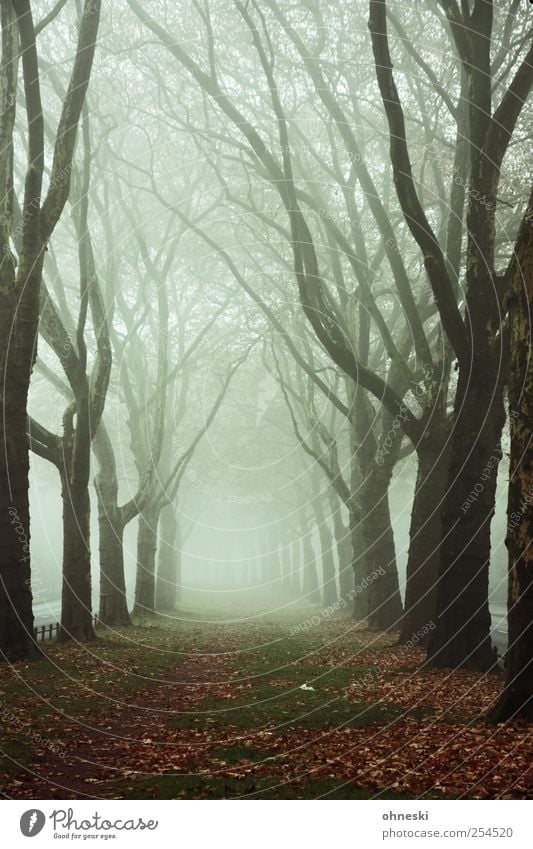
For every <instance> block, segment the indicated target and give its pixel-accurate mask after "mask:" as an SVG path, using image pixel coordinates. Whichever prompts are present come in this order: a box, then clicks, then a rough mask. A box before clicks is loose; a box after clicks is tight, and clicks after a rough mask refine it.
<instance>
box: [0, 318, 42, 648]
mask: <svg viewBox="0 0 533 849" xmlns="http://www.w3.org/2000/svg"><path fill="white" fill-rule="evenodd" d="M2 325H3V322H2V323H1V324H0V328H1V326H2ZM3 339H4V340H5V343H6V344H7V339H8V336H7V335H6V336H5V337H3ZM10 371H12V369H11V367H10V366H9V365H8V363H7V359H6V356H5V349H4V350H2V352H1V353H0V379H1V384H2V390H3V391H2V395H1V410H0V412H1V415H0V428H1V431H2V432H1V434H0V439H1V451H0V657H3V658H4V659H6V660H10V661H11V660H19V659H21V658H25V657H31V656H32V655H34V654H37V653H38V652H37V646H36V644H35V642H34V639H33V613H32V592H31V571H30V549H29V545H30V528H29V499H28V487H29V484H28V470H29V457H28V442H27V438H26V395H25V394H24V393H23V391H22V386H20V384H19V380H18V378H17V376H16V375H15V374H10Z"/></svg>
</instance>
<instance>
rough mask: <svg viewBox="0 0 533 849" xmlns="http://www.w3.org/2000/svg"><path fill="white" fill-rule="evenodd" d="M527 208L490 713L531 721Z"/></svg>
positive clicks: (532, 522)
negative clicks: (504, 562)
mask: <svg viewBox="0 0 533 849" xmlns="http://www.w3.org/2000/svg"><path fill="white" fill-rule="evenodd" d="M528 212H529V216H528V215H526V218H525V220H524V222H523V224H522V228H521V230H520V233H519V237H518V243H517V251H516V256H517V262H516V268H515V271H514V274H513V279H512V284H511V297H510V301H509V319H510V328H511V345H510V348H511V368H510V378H509V412H510V416H511V459H510V466H509V468H510V481H509V499H508V506H507V518H508V526H507V540H506V542H507V547H508V549H509V585H508V596H507V599H508V600H507V609H508V623H509V624H508V627H509V648H508V650H507V655H506V682H505V689H504V691H503V693H502V696H501V698H500V701H499V703H498V704H497V706H496V708H495V710H494V712H493V714H492V719H493V720H494V721H496V722H503V721H505V720H507V719H511V718H513V717H522V718H523V719H527V720H528V721H529V722H533V545H532V540H533V449H532V445H531V422H532V421H533V363H532V360H531V335H532V329H531V314H532V312H533V220H532V218H531V216H532V214H533V196H532V198H531V199H530V203H529V210H528Z"/></svg>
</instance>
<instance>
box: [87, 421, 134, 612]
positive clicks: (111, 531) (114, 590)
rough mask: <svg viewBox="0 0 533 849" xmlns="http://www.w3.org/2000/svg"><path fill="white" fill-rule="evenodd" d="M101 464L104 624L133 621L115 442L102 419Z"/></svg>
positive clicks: (96, 448)
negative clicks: (129, 597) (127, 581)
mask: <svg viewBox="0 0 533 849" xmlns="http://www.w3.org/2000/svg"><path fill="white" fill-rule="evenodd" d="M93 449H94V453H95V454H96V457H97V459H98V464H99V467H100V468H99V472H98V474H97V475H96V477H95V480H94V486H95V489H96V495H97V498H98V530H99V547H100V613H99V617H98V618H99V619H100V621H101V622H102V623H103V624H104V625H109V626H112V627H116V626H122V625H131V620H130V616H129V613H128V602H127V598H126V579H125V575H124V519H123V517H122V514H121V511H120V508H119V506H118V480H117V475H116V464H115V455H114V451H113V446H112V444H111V441H110V439H109V436H108V434H107V431H106V429H105V426H104V424H103V423H101V424H100V427H99V428H98V431H97V433H96V436H95V438H94V440H93Z"/></svg>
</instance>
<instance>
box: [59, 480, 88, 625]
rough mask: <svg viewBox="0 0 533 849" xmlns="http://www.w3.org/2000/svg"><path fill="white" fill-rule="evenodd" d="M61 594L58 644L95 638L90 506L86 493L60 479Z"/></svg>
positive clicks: (84, 487) (84, 490) (83, 489)
mask: <svg viewBox="0 0 533 849" xmlns="http://www.w3.org/2000/svg"><path fill="white" fill-rule="evenodd" d="M61 494H62V499H63V590H62V594H61V628H60V630H59V636H58V639H59V642H67V641H68V640H75V641H76V642H86V641H88V640H94V639H95V638H96V635H95V633H94V629H93V623H92V598H91V544H90V534H91V504H90V499H89V489H88V487H86V486H74V485H72V484H70V483H69V481H68V480H67V479H66V478H65V476H63V475H62V493H61Z"/></svg>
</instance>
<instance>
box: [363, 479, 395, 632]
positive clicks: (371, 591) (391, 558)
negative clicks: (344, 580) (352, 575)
mask: <svg viewBox="0 0 533 849" xmlns="http://www.w3.org/2000/svg"><path fill="white" fill-rule="evenodd" d="M389 483H390V474H389V472H388V470H387V469H386V467H379V466H376V464H373V467H372V469H371V470H370V473H369V475H368V476H367V477H366V478H365V480H364V481H363V483H362V485H361V505H362V508H363V535H364V539H365V542H366V566H367V569H368V573H367V575H366V576H365V578H363V580H365V579H366V581H367V582H368V617H367V620H368V627H369V628H372V629H375V630H377V631H386V630H388V629H389V628H399V626H400V621H401V617H402V613H403V609H402V600H401V596H400V585H399V582H398V570H397V568H396V550H395V545H394V535H393V531H392V526H391V521H390V509H389Z"/></svg>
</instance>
